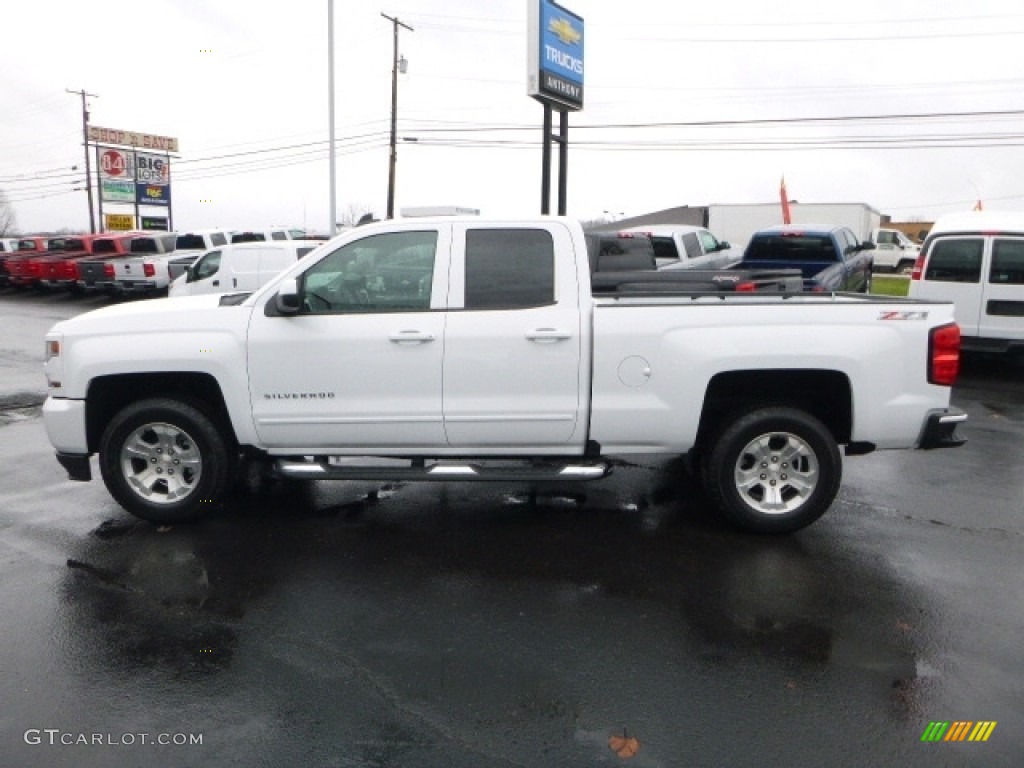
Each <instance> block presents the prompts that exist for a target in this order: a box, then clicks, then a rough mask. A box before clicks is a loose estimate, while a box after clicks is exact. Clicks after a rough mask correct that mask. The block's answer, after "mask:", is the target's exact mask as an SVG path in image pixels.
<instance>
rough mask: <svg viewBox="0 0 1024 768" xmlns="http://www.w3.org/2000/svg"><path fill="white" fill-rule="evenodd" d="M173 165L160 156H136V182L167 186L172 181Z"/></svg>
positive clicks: (140, 153)
mask: <svg viewBox="0 0 1024 768" xmlns="http://www.w3.org/2000/svg"><path fill="white" fill-rule="evenodd" d="M170 176H171V165H170V163H169V162H168V161H167V160H166V159H165V158H163V157H161V156H160V155H147V154H143V153H142V152H139V153H137V154H136V155H135V180H136V181H137V182H138V183H139V184H167V183H168V182H169V181H170Z"/></svg>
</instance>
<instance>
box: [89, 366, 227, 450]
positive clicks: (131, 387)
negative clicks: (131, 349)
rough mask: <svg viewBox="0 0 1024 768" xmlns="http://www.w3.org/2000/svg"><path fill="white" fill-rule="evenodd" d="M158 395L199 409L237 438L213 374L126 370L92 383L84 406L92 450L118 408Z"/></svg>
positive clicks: (224, 433)
mask: <svg viewBox="0 0 1024 768" xmlns="http://www.w3.org/2000/svg"><path fill="white" fill-rule="evenodd" d="M158 397H166V398H172V399H175V400H180V401H181V402H184V403H188V404H189V405H191V406H193V407H195V408H197V409H199V410H200V411H202V412H203V413H204V414H205V415H206V416H207V417H208V418H209V419H211V420H212V421H213V422H214V423H215V424H216V425H217V427H218V429H220V430H221V432H222V433H223V435H224V437H225V439H228V440H229V441H231V442H234V441H235V438H234V429H233V428H232V425H231V418H230V416H229V415H228V409H227V404H226V402H225V400H224V393H223V392H222V391H221V388H220V384H219V383H218V382H217V380H216V379H215V378H214V377H213V376H211V375H210V374H208V373H195V372H185V371H182V372H171V373H167V372H161V373H126V374H114V375H110V376H100V377H98V378H96V379H94V380H93V381H91V382H90V383H89V391H88V393H87V395H86V409H85V426H86V439H87V441H88V445H89V451H90V452H95V451H98V450H99V444H100V438H101V437H102V436H103V430H104V429H106V426H107V424H109V423H110V420H111V419H112V418H113V417H114V415H115V414H116V413H117V412H118V411H120V410H121V409H122V408H124V407H125V406H126V405H129V404H130V403H133V402H136V401H138V400H147V399H150V398H158Z"/></svg>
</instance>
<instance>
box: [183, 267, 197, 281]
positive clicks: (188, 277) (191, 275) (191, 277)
mask: <svg viewBox="0 0 1024 768" xmlns="http://www.w3.org/2000/svg"><path fill="white" fill-rule="evenodd" d="M195 279H196V274H195V272H193V271H192V265H191V264H189V265H188V266H187V267H185V282H186V283H193V282H195Z"/></svg>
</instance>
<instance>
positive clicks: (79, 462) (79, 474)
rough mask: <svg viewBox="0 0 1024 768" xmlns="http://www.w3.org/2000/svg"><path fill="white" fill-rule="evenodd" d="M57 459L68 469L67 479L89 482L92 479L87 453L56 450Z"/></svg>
mask: <svg viewBox="0 0 1024 768" xmlns="http://www.w3.org/2000/svg"><path fill="white" fill-rule="evenodd" d="M57 461H59V462H60V465H61V466H62V467H64V469H66V470H67V471H68V480H80V481H82V482H89V481H90V480H92V467H91V466H90V465H89V455H88V454H81V453H61V452H60V451H57Z"/></svg>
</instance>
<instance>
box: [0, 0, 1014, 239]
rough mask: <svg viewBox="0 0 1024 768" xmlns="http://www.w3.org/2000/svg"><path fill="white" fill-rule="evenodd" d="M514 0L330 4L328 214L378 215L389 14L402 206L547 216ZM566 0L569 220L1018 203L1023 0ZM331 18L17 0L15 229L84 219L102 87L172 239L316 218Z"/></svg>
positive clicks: (314, 225)
mask: <svg viewBox="0 0 1024 768" xmlns="http://www.w3.org/2000/svg"><path fill="white" fill-rule="evenodd" d="M528 1H529V0H385V1H384V2H380V3H370V2H365V0H350V1H349V2H337V3H335V30H336V31H335V69H336V121H337V125H336V131H335V134H336V138H337V142H338V144H337V147H338V160H337V177H338V209H339V214H340V215H342V216H343V215H344V214H345V213H346V212H347V211H349V210H351V209H359V210H370V211H372V212H374V213H375V214H377V215H378V216H382V215H383V213H384V211H385V207H386V199H387V171H388V149H387V146H388V130H389V115H390V89H391V61H392V26H391V24H390V22H388V21H387V20H386V19H384V18H382V17H381V15H380V14H381V13H382V12H383V13H387V14H388V15H390V16H397V17H398V18H399V19H401V20H402V22H404V23H406V24H408V25H409V26H411V27H413V31H411V32H410V31H407V30H404V29H403V30H401V35H400V51H401V53H402V55H403V56H404V57H405V58H406V59H407V60H408V72H407V74H405V75H402V76H400V78H399V87H398V91H399V96H398V100H399V107H398V115H399V126H398V134H399V136H400V137H401V141H400V144H399V154H398V168H397V193H396V208H399V209H400V208H402V207H406V206H421V205H460V206H469V207H475V208H480V209H481V210H482V212H483V213H484V214H485V215H493V216H505V215H534V214H537V213H539V211H540V173H541V150H540V138H541V128H540V126H541V120H542V108H541V106H540V105H539V104H538V103H537V102H535V101H534V100H533V99H531V98H529V97H528V96H527V95H526V69H527V63H526V58H527V57H526V52H527V43H526V17H527V7H528V6H527V2H528ZM563 5H564V6H565V7H567V8H569V10H571V11H573V12H575V13H576V14H578V15H580V16H582V17H584V20H585V25H586V73H585V89H586V91H585V107H584V109H583V111H582V112H579V113H574V114H572V115H571V116H570V141H571V144H572V146H571V150H570V158H569V170H570V173H569V190H568V207H569V213H570V214H571V215H574V216H578V217H580V218H584V219H593V218H599V217H602V216H605V215H606V213H605V212H608V214H611V215H614V216H615V217H618V216H620V215H626V216H632V215H638V214H641V213H645V212H649V211H653V210H659V209H662V208H669V207H673V206H678V205H706V204H711V203H756V202H770V201H774V200H777V199H778V188H779V181H780V178H781V177H782V176H783V175H785V178H786V184H787V188H788V191H789V193H790V196H791V197H792V198H794V199H797V200H799V201H800V202H805V203H829V202H864V203H868V204H869V205H872V206H874V207H876V208H878V209H879V210H881V211H882V212H883V213H888V214H891V215H892V216H893V217H894V218H896V219H924V220H930V219H932V218H934V217H935V216H936V215H938V214H941V213H943V212H947V211H952V210H965V209H969V208H971V207H972V206H973V205H974V202H975V201H976V199H977V198H979V197H980V198H981V199H982V200H983V201H984V205H985V207H986V208H992V209H996V208H1003V209H1018V210H1020V209H1022V208H1024V54H1022V51H1024V6H1022V5H1021V4H1020V2H1019V0H1005V1H998V2H997V1H995V0H975V2H972V3H970V4H967V3H959V4H945V5H939V4H937V3H935V2H933V0H929V1H928V2H917V0H885V1H884V2H876V1H874V0H859V2H856V3H831V2H821V0H815V2H803V0H796V1H790V0H782V2H777V3H763V2H754V1H753V0H717V1H716V2H713V3H690V2H686V3H682V2H678V0H666V1H664V2H663V1H662V0H634V1H633V2H628V3H619V2H615V3H613V2H609V1H608V0H572V1H571V2H568V1H567V2H565V3H563ZM327 8H328V0H292V1H291V2H289V3H252V2H242V1H241V0H147V2H144V3H143V2H138V0H94V1H93V2H82V1H81V0H48V1H47V2H18V3H17V4H14V5H12V7H11V8H8V9H7V11H6V13H5V24H4V26H5V32H6V33H5V35H4V39H3V43H2V44H0V104H2V105H3V110H2V112H0V153H2V154H0V190H3V191H4V192H5V193H6V195H7V197H8V199H9V200H10V201H11V202H12V204H13V205H14V208H15V212H16V214H17V221H18V226H19V228H20V230H21V231H23V232H26V233H27V232H31V231H39V230H44V229H53V228H60V227H73V228H78V229H87V227H88V221H89V220H88V209H87V206H86V197H85V192H82V191H77V192H75V191H72V187H74V186H76V183H75V182H76V181H77V182H78V184H77V185H78V186H81V181H82V178H83V176H84V174H83V171H82V170H81V169H82V166H83V164H84V158H83V151H82V146H81V145H82V124H81V102H80V99H79V97H78V96H77V95H72V94H68V93H66V92H65V89H74V90H78V89H85V90H86V91H88V92H89V93H92V94H97V96H98V97H97V98H89V105H90V111H91V122H92V123H93V124H95V125H99V126H103V127H107V128H118V129H125V130H134V131H139V132H145V133H152V134H159V135H164V136H173V137H176V138H177V139H178V140H179V142H180V151H179V155H178V157H177V158H176V159H174V160H172V182H173V184H172V198H173V203H174V211H173V213H174V223H175V226H176V228H177V229H186V228H195V227H205V226H224V227H237V228H241V227H258V226H267V225H271V224H287V225H296V226H307V227H309V228H311V229H319V230H326V229H327V227H328V222H329V213H328V207H329V169H328V161H327V157H328V151H327V139H328V119H327V114H328V110H327V96H328V89H327V39H328V37H327ZM995 113H1001V114H995ZM907 116H910V117H907ZM811 118H835V119H831V120H825V121H823V120H810V119H811ZM759 121H761V122H759ZM770 121H777V122H770ZM409 139H413V140H415V141H409ZM75 165H77V166H78V168H79V170H78V171H74V172H72V171H71V168H72V166H75ZM552 200H553V201H555V200H557V192H556V190H554V189H553V190H552ZM115 210H123V211H125V212H129V209H124V208H122V209H115V208H114V207H112V206H108V208H107V211H108V212H113V211H115ZM150 212H153V213H155V211H150Z"/></svg>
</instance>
